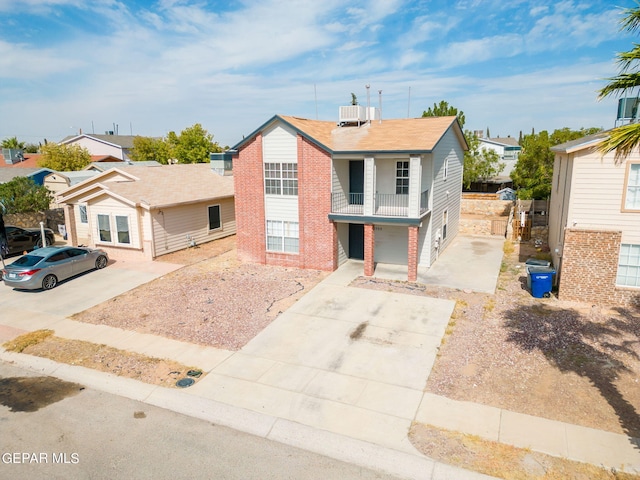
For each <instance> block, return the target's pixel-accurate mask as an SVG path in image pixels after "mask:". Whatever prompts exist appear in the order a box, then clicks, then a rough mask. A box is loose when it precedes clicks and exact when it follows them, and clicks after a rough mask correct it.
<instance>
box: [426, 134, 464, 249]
mask: <svg viewBox="0 0 640 480" xmlns="http://www.w3.org/2000/svg"><path fill="white" fill-rule="evenodd" d="M463 154H464V152H463V150H462V146H461V145H460V143H459V142H458V140H457V138H456V135H455V133H454V132H453V130H452V129H449V130H447V132H446V133H445V134H444V135H443V137H442V138H441V140H440V142H439V143H438V145H437V147H436V148H435V149H434V151H433V154H432V155H433V156H432V159H433V178H434V182H433V193H432V194H430V196H431V202H430V204H429V206H430V209H431V211H432V214H431V219H432V222H433V225H432V235H433V237H432V243H431V254H430V257H431V258H437V256H436V251H435V248H434V243H433V242H434V240H435V234H436V232H437V231H438V230H439V231H440V235H441V240H440V248H439V253H442V252H443V250H444V249H445V248H446V247H447V245H448V244H449V243H450V242H451V241H452V240H453V239H454V238H455V236H456V235H457V234H458V226H459V223H460V205H461V197H462V195H461V194H460V192H461V191H462V164H463V157H464V155H463ZM445 164H447V167H446V169H447V179H446V180H444V169H445ZM423 171H424V169H423ZM445 210H447V216H446V220H447V237H446V239H445V238H443V236H442V234H443V228H442V227H443V220H444V219H445V217H444V211H445Z"/></svg>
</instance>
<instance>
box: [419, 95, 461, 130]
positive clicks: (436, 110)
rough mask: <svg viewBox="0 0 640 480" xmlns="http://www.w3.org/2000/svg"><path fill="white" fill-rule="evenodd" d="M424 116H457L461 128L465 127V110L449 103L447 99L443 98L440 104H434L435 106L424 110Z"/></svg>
mask: <svg viewBox="0 0 640 480" xmlns="http://www.w3.org/2000/svg"><path fill="white" fill-rule="evenodd" d="M422 116H423V117H448V116H456V117H458V122H459V123H460V128H464V120H465V118H464V112H463V111H462V110H460V111H458V109H457V108H455V107H454V106H452V105H449V102H446V101H445V100H441V101H440V103H439V104H435V103H434V104H433V108H432V107H429V108H428V109H427V110H425V111H424V112H422Z"/></svg>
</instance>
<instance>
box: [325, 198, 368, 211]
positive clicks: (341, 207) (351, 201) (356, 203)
mask: <svg viewBox="0 0 640 480" xmlns="http://www.w3.org/2000/svg"><path fill="white" fill-rule="evenodd" d="M331 211H332V212H333V213H344V214H348V215H362V214H363V213H364V194H362V193H349V194H347V195H345V194H344V193H332V194H331Z"/></svg>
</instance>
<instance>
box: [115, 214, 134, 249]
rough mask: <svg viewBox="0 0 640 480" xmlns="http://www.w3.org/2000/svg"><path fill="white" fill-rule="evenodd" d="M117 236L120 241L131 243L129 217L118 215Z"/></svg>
mask: <svg viewBox="0 0 640 480" xmlns="http://www.w3.org/2000/svg"><path fill="white" fill-rule="evenodd" d="M116 233H117V235H116V238H117V239H118V243H131V237H130V236H129V217H123V216H120V215H116Z"/></svg>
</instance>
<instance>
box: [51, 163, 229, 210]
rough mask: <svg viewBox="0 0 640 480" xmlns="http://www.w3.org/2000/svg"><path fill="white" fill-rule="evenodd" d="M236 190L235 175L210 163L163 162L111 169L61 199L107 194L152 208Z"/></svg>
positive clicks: (136, 204)
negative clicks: (221, 171) (164, 163)
mask: <svg viewBox="0 0 640 480" xmlns="http://www.w3.org/2000/svg"><path fill="white" fill-rule="evenodd" d="M123 177H124V178H123ZM92 192H93V193H92ZM233 193H234V189H233V177H232V176H222V175H218V174H216V173H215V172H213V171H212V170H211V166H210V165H209V164H208V163H198V164H180V165H162V166H159V167H138V168H124V169H119V168H113V169H109V170H107V171H105V172H102V173H99V174H97V175H95V176H94V177H92V178H90V179H87V180H84V181H82V182H80V183H78V184H76V185H74V186H72V187H70V188H68V189H67V190H64V191H63V192H61V193H60V196H59V200H58V203H69V202H71V203H73V201H74V200H77V199H79V198H83V197H85V196H87V195H95V194H107V195H110V196H113V197H115V198H119V199H121V200H124V201H126V202H127V203H129V204H131V205H135V206H141V207H143V208H146V209H151V208H165V207H170V206H175V205H179V204H188V203H196V202H202V201H206V200H213V199H217V198H225V197H232V196H233Z"/></svg>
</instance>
